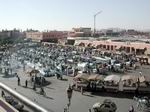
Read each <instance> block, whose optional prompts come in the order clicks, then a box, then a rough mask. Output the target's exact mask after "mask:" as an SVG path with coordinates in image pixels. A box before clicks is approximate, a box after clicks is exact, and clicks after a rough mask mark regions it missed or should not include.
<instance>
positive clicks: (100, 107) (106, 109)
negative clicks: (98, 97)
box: [93, 99, 117, 112]
mask: <svg viewBox="0 0 150 112" xmlns="http://www.w3.org/2000/svg"><path fill="white" fill-rule="evenodd" d="M93 110H94V112H116V110H117V106H116V104H115V103H114V102H112V101H111V100H109V99H106V100H104V101H103V103H102V104H101V103H95V104H94V105H93Z"/></svg>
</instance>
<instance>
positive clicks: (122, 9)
mask: <svg viewBox="0 0 150 112" xmlns="http://www.w3.org/2000/svg"><path fill="white" fill-rule="evenodd" d="M99 11H102V12H101V13H100V14H99V15H97V16H96V28H97V29H105V28H123V29H137V30H150V0H0V29H13V28H17V29H23V30H26V29H27V28H28V29H30V28H32V29H37V30H41V31H44V30H71V29H72V28H73V27H91V28H93V26H94V25H93V24H94V14H96V13H97V12H99Z"/></svg>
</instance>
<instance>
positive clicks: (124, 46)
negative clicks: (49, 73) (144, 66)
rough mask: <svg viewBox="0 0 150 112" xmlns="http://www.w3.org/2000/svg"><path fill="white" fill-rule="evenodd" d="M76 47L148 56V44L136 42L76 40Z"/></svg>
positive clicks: (149, 48) (149, 47) (149, 53)
mask: <svg viewBox="0 0 150 112" xmlns="http://www.w3.org/2000/svg"><path fill="white" fill-rule="evenodd" d="M75 45H77V46H83V47H87V46H93V47H95V48H97V49H101V50H108V51H112V52H116V51H117V50H120V51H125V52H127V53H134V54H137V55H150V52H149V51H150V44H147V43H138V42H113V41H111V40H106V41H97V40H76V41H75Z"/></svg>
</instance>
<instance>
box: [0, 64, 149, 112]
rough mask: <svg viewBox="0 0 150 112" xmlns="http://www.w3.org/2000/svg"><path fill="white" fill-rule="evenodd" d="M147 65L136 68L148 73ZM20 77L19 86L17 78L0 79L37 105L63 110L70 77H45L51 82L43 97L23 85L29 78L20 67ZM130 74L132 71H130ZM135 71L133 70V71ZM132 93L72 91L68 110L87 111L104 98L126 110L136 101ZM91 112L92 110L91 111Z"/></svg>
mask: <svg viewBox="0 0 150 112" xmlns="http://www.w3.org/2000/svg"><path fill="white" fill-rule="evenodd" d="M149 68H150V67H149V66H144V67H143V68H142V69H138V70H137V72H136V73H137V74H138V73H139V71H141V70H142V71H143V74H146V75H149V71H150V70H149ZM17 72H18V74H19V76H20V77H21V86H18V85H17V78H15V77H12V78H2V77H1V78H0V81H1V82H3V83H5V84H7V85H8V86H10V87H11V88H13V89H15V88H16V91H17V92H19V93H21V94H22V95H24V96H26V97H28V98H29V99H31V100H32V101H35V102H36V103H38V104H39V105H41V106H43V107H44V108H46V109H48V110H49V111H50V112H51V111H52V112H63V109H64V107H65V106H66V104H67V102H68V99H67V94H66V88H67V87H68V85H69V83H71V82H72V78H71V77H64V78H65V79H67V80H68V81H66V80H63V81H62V80H57V79H56V78H55V77H49V78H47V80H48V81H50V82H51V84H50V85H48V86H47V87H45V90H46V94H47V97H44V96H42V95H40V94H39V89H37V91H36V92H35V91H33V90H32V88H31V87H32V86H30V87H29V88H25V87H23V86H24V85H25V80H26V79H29V77H28V75H27V74H26V73H24V72H23V70H22V69H20V70H19V71H17ZM130 73H131V74H132V73H133V72H130ZM134 73H135V72H134ZM132 97H133V96H132V95H120V94H119V93H116V94H110V93H103V94H102V93H97V95H92V94H90V93H88V92H86V93H84V95H81V93H80V92H76V91H74V92H73V97H72V101H71V106H70V112H88V109H89V108H92V105H93V104H94V103H96V102H102V101H103V100H104V99H111V100H113V101H114V102H115V103H116V104H117V107H118V109H117V112H128V109H129V107H130V106H131V105H133V106H134V107H136V102H135V101H133V100H132ZM92 112H93V111H92Z"/></svg>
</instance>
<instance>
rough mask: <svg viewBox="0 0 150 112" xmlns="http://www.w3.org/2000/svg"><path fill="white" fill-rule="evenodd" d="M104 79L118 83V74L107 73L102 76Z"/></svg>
mask: <svg viewBox="0 0 150 112" xmlns="http://www.w3.org/2000/svg"><path fill="white" fill-rule="evenodd" d="M104 81H108V82H111V81H114V82H117V83H118V82H119V81H120V76H119V75H109V76H106V77H105V78H104Z"/></svg>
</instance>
